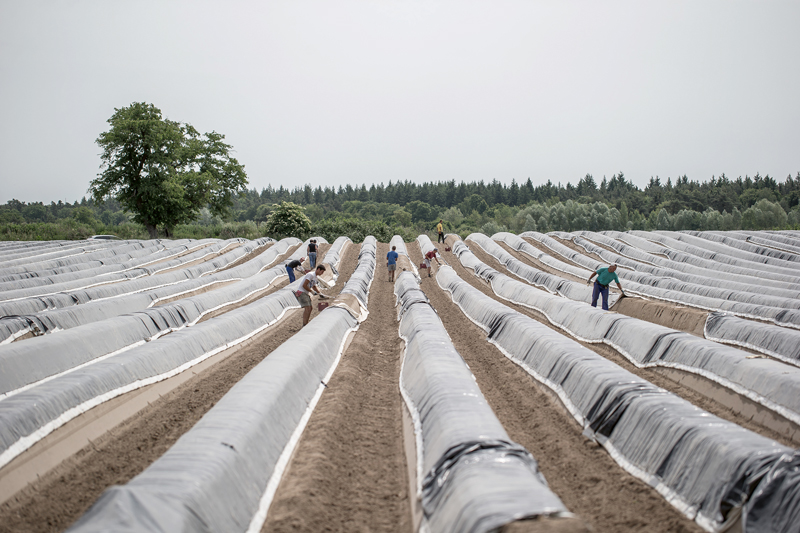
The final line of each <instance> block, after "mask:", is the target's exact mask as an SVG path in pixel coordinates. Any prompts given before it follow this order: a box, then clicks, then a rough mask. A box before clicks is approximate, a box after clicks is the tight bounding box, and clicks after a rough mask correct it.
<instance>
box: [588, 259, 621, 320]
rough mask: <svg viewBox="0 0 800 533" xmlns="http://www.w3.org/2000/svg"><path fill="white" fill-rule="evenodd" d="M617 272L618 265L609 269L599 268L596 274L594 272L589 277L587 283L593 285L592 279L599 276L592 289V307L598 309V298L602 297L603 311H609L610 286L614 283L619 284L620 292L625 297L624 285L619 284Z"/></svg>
mask: <svg viewBox="0 0 800 533" xmlns="http://www.w3.org/2000/svg"><path fill="white" fill-rule="evenodd" d="M616 270H617V265H611V266H609V267H603V268H598V269H597V271H596V272H592V275H591V276H589V280H588V281H587V283H591V282H592V278H593V277H595V276H597V279H596V280H595V281H594V288H593V289H592V307H597V297H598V296H600V295H602V296H603V310H604V311H608V286H609V285H611V282H612V281H615V282H616V283H617V287H619V292H621V293H622V295H623V296H625V291H623V290H622V285H620V284H619V278H618V277H617V274H616Z"/></svg>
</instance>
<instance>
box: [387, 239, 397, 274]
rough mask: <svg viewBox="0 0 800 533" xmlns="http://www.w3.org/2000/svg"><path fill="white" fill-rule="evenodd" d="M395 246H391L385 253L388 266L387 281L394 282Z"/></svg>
mask: <svg viewBox="0 0 800 533" xmlns="http://www.w3.org/2000/svg"><path fill="white" fill-rule="evenodd" d="M395 250H397V246H392V249H391V251H390V252H389V253H388V254H386V266H387V267H388V268H389V281H390V282H392V283H394V271H395V270H397V257H398V255H397V252H395Z"/></svg>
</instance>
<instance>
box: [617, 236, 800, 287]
mask: <svg viewBox="0 0 800 533" xmlns="http://www.w3.org/2000/svg"><path fill="white" fill-rule="evenodd" d="M631 233H633V234H634V235H636V236H640V237H643V238H645V239H649V240H652V241H655V242H657V243H659V244H663V245H664V246H668V247H669V248H673V249H675V250H679V251H682V252H687V253H690V254H693V255H697V256H698V257H705V258H706V259H713V260H714V261H719V262H721V263H729V264H732V265H738V266H744V267H747V268H750V269H753V270H760V271H762V272H771V273H773V274H778V275H781V276H788V277H790V278H794V279H796V277H797V273H796V270H795V269H796V267H794V266H778V265H773V264H769V263H764V262H762V261H761V260H759V259H765V258H763V257H761V256H755V257H753V256H746V257H743V256H742V255H734V254H735V253H736V252H737V251H738V250H736V249H735V248H731V247H729V246H725V245H724V244H719V243H715V242H713V241H707V240H705V239H701V238H699V237H693V236H691V235H686V234H685V233H678V232H674V231H666V232H664V231H653V232H645V231H631ZM742 253H743V252H742Z"/></svg>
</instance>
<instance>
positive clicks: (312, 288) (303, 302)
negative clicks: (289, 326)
mask: <svg viewBox="0 0 800 533" xmlns="http://www.w3.org/2000/svg"><path fill="white" fill-rule="evenodd" d="M325 270H326V269H325V265H320V266H318V267H317V269H316V270H315V271H314V272H309V273H308V274H306V275H305V276H303V283H301V284H300V288H299V289H298V290H297V291H295V293H294V296H295V298H297V301H298V302H300V307H302V308H303V326H305V325H306V324H308V320H309V319H310V318H311V294H310V293H311V292H315V293H317V294H318V295H319V296H320V298H325V297H326V296H325V295H324V294H322V293H321V292H319V289H317V276H320V275H322V273H323V272H325Z"/></svg>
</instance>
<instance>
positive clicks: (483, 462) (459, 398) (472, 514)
mask: <svg viewBox="0 0 800 533" xmlns="http://www.w3.org/2000/svg"><path fill="white" fill-rule="evenodd" d="M395 295H396V296H397V299H398V301H399V302H400V309H399V311H398V315H399V316H400V317H402V318H401V321H400V337H401V338H402V339H403V340H404V341H405V343H406V349H405V353H404V356H403V363H402V369H401V375H400V388H401V392H402V394H403V399H404V400H405V402H406V405H407V406H408V409H409V411H410V413H412V418H413V420H414V426H415V428H414V432H415V436H416V441H417V459H418V461H417V463H418V464H417V481H418V485H419V486H418V490H419V496H420V497H421V500H422V508H423V518H424V521H425V523H424V525H423V526H422V527H421V529H423V530H426V529H427V530H429V531H431V532H462V531H465V532H479V531H480V532H483V531H493V530H495V529H497V528H500V527H502V526H503V525H505V524H508V523H510V522H513V521H515V520H518V519H521V518H527V517H534V516H542V515H558V516H563V515H566V513H567V509H566V507H565V506H564V504H563V503H562V502H561V500H560V499H559V498H558V497H557V496H556V495H555V494H553V493H552V492H551V491H550V489H549V488H548V486H547V482H546V481H545V479H544V476H543V475H542V474H541V472H540V471H539V467H538V465H537V463H536V460H535V459H534V458H533V456H532V455H531V454H530V453H529V452H528V451H527V450H526V449H525V448H523V447H522V446H520V445H519V444H517V443H515V442H513V441H512V440H511V439H510V438H509V436H508V434H507V433H506V431H505V430H504V429H503V426H502V425H501V424H500V421H499V420H498V419H497V417H496V416H495V414H494V412H493V411H492V409H491V407H489V405H488V404H487V402H486V399H485V398H484V397H483V394H482V393H481V391H480V389H479V388H478V385H477V384H476V383H475V378H474V376H473V375H472V372H470V370H469V368H468V367H467V365H466V364H465V363H464V360H463V359H462V358H461V355H460V354H459V353H458V352H457V351H456V349H455V347H454V346H453V344H452V343H451V342H450V338H449V336H448V335H447V332H446V331H445V329H444V325H443V324H442V322H441V321H440V320H439V317H438V315H437V314H436V311H434V309H433V308H432V307H431V306H430V304H429V303H428V301H427V298H426V297H425V294H424V293H423V292H422V291H421V290H420V289H419V283H418V281H417V279H416V278H415V277H414V276H413V274H411V273H410V272H403V273H401V274H400V276H399V277H398V279H397V281H396V283H395Z"/></svg>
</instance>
